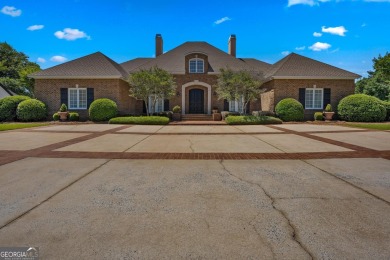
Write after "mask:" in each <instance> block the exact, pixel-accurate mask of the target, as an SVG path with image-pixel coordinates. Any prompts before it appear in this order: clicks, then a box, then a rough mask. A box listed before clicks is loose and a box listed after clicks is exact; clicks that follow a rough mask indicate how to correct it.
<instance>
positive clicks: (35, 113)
mask: <svg viewBox="0 0 390 260" xmlns="http://www.w3.org/2000/svg"><path fill="white" fill-rule="evenodd" d="M16 116H17V119H18V120H20V121H41V120H44V119H46V116H47V109H46V105H45V104H44V103H43V102H42V101H39V100H37V99H28V100H25V101H22V102H20V103H19V105H18V108H17V109H16Z"/></svg>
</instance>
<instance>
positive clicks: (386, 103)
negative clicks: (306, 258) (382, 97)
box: [382, 101, 390, 121]
mask: <svg viewBox="0 0 390 260" xmlns="http://www.w3.org/2000/svg"><path fill="white" fill-rule="evenodd" d="M382 104H383V105H384V106H385V108H386V119H385V120H386V121H389V120H390V101H383V102H382Z"/></svg>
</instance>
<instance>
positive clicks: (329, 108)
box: [325, 104, 333, 112]
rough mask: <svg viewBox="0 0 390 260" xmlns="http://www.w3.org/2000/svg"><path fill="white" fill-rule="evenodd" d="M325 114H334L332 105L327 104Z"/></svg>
mask: <svg viewBox="0 0 390 260" xmlns="http://www.w3.org/2000/svg"><path fill="white" fill-rule="evenodd" d="M325 112H333V110H332V105H331V104H327V105H326V107H325Z"/></svg>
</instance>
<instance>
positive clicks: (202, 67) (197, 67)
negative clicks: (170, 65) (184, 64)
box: [188, 58, 204, 73]
mask: <svg viewBox="0 0 390 260" xmlns="http://www.w3.org/2000/svg"><path fill="white" fill-rule="evenodd" d="M191 61H195V71H192V70H191ZM199 61H201V62H202V66H201V67H199V66H198V62H199ZM188 71H189V72H190V73H204V59H201V58H193V59H190V60H189V61H188Z"/></svg>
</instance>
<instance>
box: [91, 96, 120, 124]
mask: <svg viewBox="0 0 390 260" xmlns="http://www.w3.org/2000/svg"><path fill="white" fill-rule="evenodd" d="M117 115H118V106H117V105H116V103H115V102H114V101H112V100H111V99H108V98H100V99H96V100H95V101H93V102H92V103H91V105H90V107H89V118H90V119H91V120H92V121H108V120H110V119H111V118H114V117H116V116H117Z"/></svg>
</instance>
